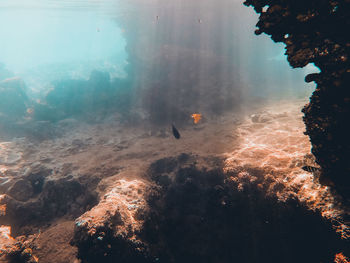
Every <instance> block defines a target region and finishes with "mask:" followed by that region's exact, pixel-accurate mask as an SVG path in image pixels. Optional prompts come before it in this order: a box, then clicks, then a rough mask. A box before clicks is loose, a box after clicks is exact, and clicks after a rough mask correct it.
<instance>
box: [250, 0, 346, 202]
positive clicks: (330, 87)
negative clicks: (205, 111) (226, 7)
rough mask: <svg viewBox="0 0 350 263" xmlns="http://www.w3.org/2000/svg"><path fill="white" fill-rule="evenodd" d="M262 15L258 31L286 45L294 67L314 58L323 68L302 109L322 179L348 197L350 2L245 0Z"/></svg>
mask: <svg viewBox="0 0 350 263" xmlns="http://www.w3.org/2000/svg"><path fill="white" fill-rule="evenodd" d="M245 5H247V6H250V5H251V6H253V7H254V9H255V11H256V12H257V13H259V14H260V18H259V22H258V23H257V27H258V29H257V30H256V32H255V33H256V34H261V33H266V34H268V35H270V36H271V38H272V40H273V41H275V42H283V43H285V44H286V55H287V56H288V61H289V63H290V65H291V66H292V67H304V66H306V65H307V64H309V63H314V65H315V66H317V67H318V68H319V69H320V73H313V74H309V75H307V76H306V78H305V80H306V82H312V81H314V82H316V84H317V87H316V90H315V91H314V92H313V94H312V96H311V98H310V103H308V104H307V105H306V106H305V107H304V109H303V112H304V113H305V116H304V122H305V125H306V134H307V135H309V137H310V141H311V143H312V153H313V154H314V155H315V157H316V161H317V163H318V164H319V165H320V166H321V168H322V174H321V177H320V182H322V183H323V184H326V185H330V186H334V188H335V189H336V190H337V191H338V192H339V193H340V194H341V195H343V196H344V197H345V198H350V176H349V175H350V162H349V156H350V136H349V134H350V126H349V125H348V122H349V118H350V112H349V111H350V89H349V84H350V61H349V54H350V37H349V34H348V28H349V26H350V18H349V12H350V1H348V0H339V1H336V0H330V1H329V0H309V1H288V0H247V1H245Z"/></svg>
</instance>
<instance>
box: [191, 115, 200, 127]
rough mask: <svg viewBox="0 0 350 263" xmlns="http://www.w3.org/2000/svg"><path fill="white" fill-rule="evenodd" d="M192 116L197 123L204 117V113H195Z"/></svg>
mask: <svg viewBox="0 0 350 263" xmlns="http://www.w3.org/2000/svg"><path fill="white" fill-rule="evenodd" d="M191 117H192V119H193V123H195V124H197V123H198V122H199V121H200V120H201V119H202V114H199V113H193V114H192V115H191Z"/></svg>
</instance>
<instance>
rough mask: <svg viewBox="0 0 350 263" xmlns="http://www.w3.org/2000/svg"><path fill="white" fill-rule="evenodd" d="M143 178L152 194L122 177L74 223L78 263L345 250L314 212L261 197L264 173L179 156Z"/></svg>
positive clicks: (321, 254)
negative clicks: (234, 168)
mask: <svg viewBox="0 0 350 263" xmlns="http://www.w3.org/2000/svg"><path fill="white" fill-rule="evenodd" d="M147 175H148V177H149V179H150V180H151V182H153V184H154V186H153V187H152V190H151V191H150V189H149V188H148V190H147V191H145V189H147V188H146V185H145V184H143V183H136V181H134V182H133V181H129V182H128V181H123V180H121V181H119V185H118V186H116V187H115V188H113V189H112V190H111V191H110V192H108V193H107V194H106V195H105V196H104V197H103V199H102V200H101V202H100V203H99V205H97V206H96V207H94V208H93V209H91V210H90V211H88V212H86V213H85V214H84V215H82V216H81V217H79V218H78V219H77V220H76V228H75V236H74V238H73V240H72V243H73V244H74V245H76V246H77V247H78V249H79V253H78V255H79V258H80V259H82V261H83V262H90V263H92V262H119V261H120V262H130V263H131V262H135V263H136V262H137V263H148V262H166V263H167V262H169V263H170V262H208V263H209V262H210V263H212V262H222V263H225V262H227V263H229V262H232V261H233V260H234V261H237V262H242V263H243V262H247V263H248V262H249V263H250V262H281V261H283V262H291V263H292V262H293V263H294V262H305V263H306V262H308V263H309V262H315V263H316V262H332V260H333V259H334V255H335V254H336V253H339V251H343V252H344V253H346V254H347V253H349V251H348V245H349V242H348V241H346V240H341V238H340V237H339V236H338V235H337V234H336V233H335V232H334V231H333V230H332V226H331V224H330V222H329V221H328V220H326V219H324V218H323V217H322V216H321V215H320V213H318V212H314V211H312V210H310V209H308V208H307V207H306V206H305V205H303V204H302V203H301V202H299V201H298V200H297V199H294V198H290V199H289V200H286V201H285V202H280V201H278V200H277V198H275V197H273V196H269V195H267V194H266V193H267V191H266V190H267V188H269V187H270V184H271V183H273V181H270V182H268V181H266V178H265V177H264V176H265V175H264V173H263V171H260V170H254V169H251V170H250V171H249V173H248V172H246V171H244V170H239V169H238V170H236V171H231V172H229V173H225V172H224V171H223V170H222V160H221V159H220V158H218V157H214V156H211V157H210V156H206V157H201V156H193V155H189V154H180V155H179V156H176V157H167V158H163V159H159V160H157V161H155V162H153V163H152V164H151V165H150V167H149V169H148V171H147ZM144 194H146V195H144ZM140 199H141V200H142V201H140V202H138V203H135V204H134V203H133V201H134V200H140ZM143 199H144V200H143ZM145 201H146V202H145Z"/></svg>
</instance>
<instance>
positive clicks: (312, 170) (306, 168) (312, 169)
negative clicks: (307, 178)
mask: <svg viewBox="0 0 350 263" xmlns="http://www.w3.org/2000/svg"><path fill="white" fill-rule="evenodd" d="M301 169H303V170H304V171H306V172H309V173H315V172H318V171H320V170H321V169H320V168H318V167H314V166H309V165H304V166H303V167H301Z"/></svg>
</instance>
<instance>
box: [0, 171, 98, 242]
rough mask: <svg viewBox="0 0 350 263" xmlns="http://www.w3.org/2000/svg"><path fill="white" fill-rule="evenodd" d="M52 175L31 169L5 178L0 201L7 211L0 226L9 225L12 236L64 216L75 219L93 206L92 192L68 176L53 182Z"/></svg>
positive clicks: (94, 196)
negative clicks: (6, 180)
mask: <svg viewBox="0 0 350 263" xmlns="http://www.w3.org/2000/svg"><path fill="white" fill-rule="evenodd" d="M52 172H53V171H52V170H50V169H47V168H46V167H44V166H33V167H31V168H30V169H29V170H28V171H27V172H26V173H24V174H23V175H20V174H12V175H11V174H8V175H7V176H8V178H9V180H8V183H7V185H6V187H7V188H8V190H7V191H5V192H4V193H5V194H4V195H3V198H1V199H0V205H2V206H5V207H6V211H7V212H6V214H5V215H1V216H0V224H4V225H7V224H10V225H11V227H12V235H14V236H17V235H19V234H24V233H27V232H29V233H30V232H31V229H30V226H31V225H36V226H37V225H40V224H47V223H48V222H50V221H51V220H53V219H56V218H60V217H63V216H65V215H67V214H68V215H70V216H75V217H76V216H78V215H80V214H81V213H82V212H84V211H85V209H87V208H89V207H91V205H94V204H95V203H96V198H97V197H96V193H94V192H93V191H89V190H88V189H87V187H86V186H84V185H83V184H82V183H80V182H79V180H77V179H75V178H73V176H72V175H69V174H68V175H64V174H62V177H61V178H54V179H53V178H50V177H52ZM5 175H6V174H5ZM18 215H21V216H18Z"/></svg>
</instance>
